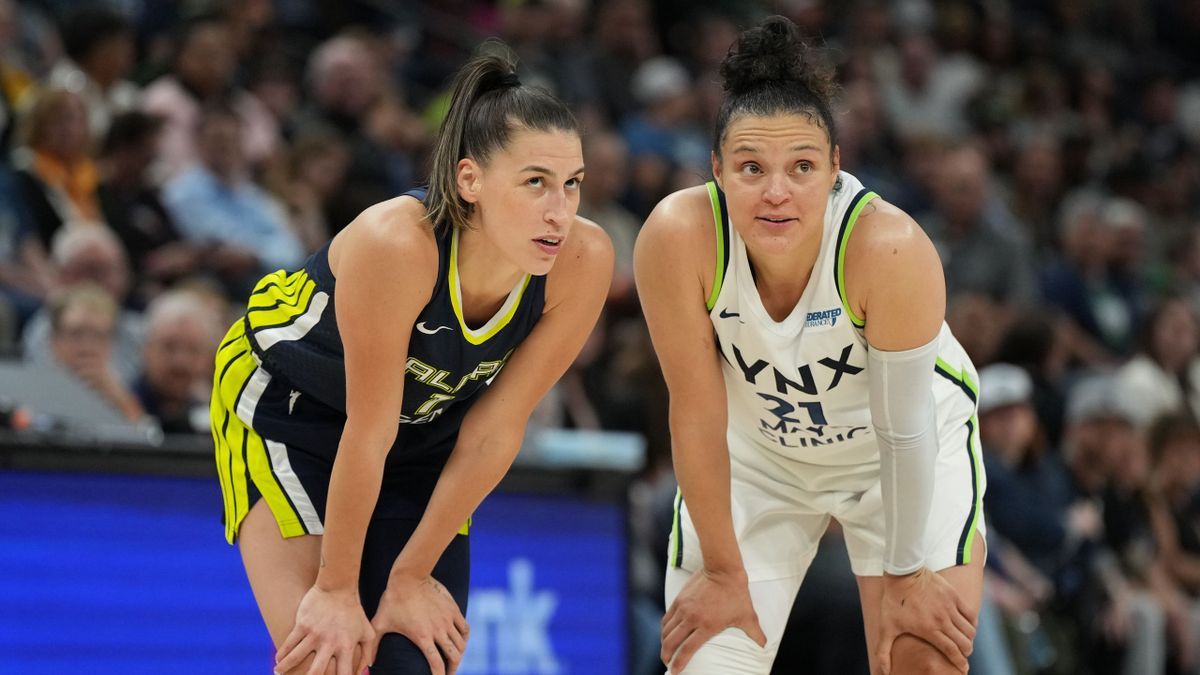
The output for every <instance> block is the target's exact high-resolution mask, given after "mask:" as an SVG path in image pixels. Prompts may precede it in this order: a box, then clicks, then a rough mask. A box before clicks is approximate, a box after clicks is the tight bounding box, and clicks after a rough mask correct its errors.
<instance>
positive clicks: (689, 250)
mask: <svg viewBox="0 0 1200 675" xmlns="http://www.w3.org/2000/svg"><path fill="white" fill-rule="evenodd" d="M712 218H713V216H712V211H711V207H710V206H709V204H708V198H707V195H705V194H700V193H697V192H694V191H683V192H680V193H677V194H675V195H672V196H670V197H668V198H667V199H665V200H663V202H662V203H661V204H659V205H658V207H657V208H656V209H655V210H654V212H653V213H651V214H650V218H649V219H648V220H647V221H646V224H645V226H644V227H643V228H642V231H641V233H640V234H639V236H638V241H637V246H636V248H635V249H634V273H635V276H636V279H637V287H638V294H639V296H640V298H641V302H642V310H643V312H644V313H645V316H646V323H647V324H648V325H649V327H650V337H651V339H652V340H653V341H654V350H655V352H657V354H658V360H659V363H660V365H661V366H662V371H663V376H664V377H665V378H666V381H667V387H668V389H669V390H670V396H671V407H670V428H671V448H672V457H673V459H674V464H675V474H676V476H677V478H678V480H679V486H680V489H681V490H682V492H683V498H684V500H685V501H686V502H687V506H688V513H689V514H690V515H691V518H692V522H693V524H694V525H695V527H696V532H697V535H698V536H699V538H700V548H701V551H702V552H703V555H704V567H705V569H706V570H708V571H709V572H714V573H733V574H744V573H745V570H744V568H743V564H742V555H741V551H740V550H739V549H738V545H737V539H736V537H735V536H734V531H733V519H732V516H731V514H730V497H729V482H730V471H729V449H728V446H727V444H726V441H725V432H726V426H727V422H728V412H727V410H726V400H725V385H724V382H723V381H722V378H721V366H720V361H719V360H718V359H719V356H718V354H717V345H716V340H715V338H714V336H713V328H712V322H711V321H710V320H709V318H708V313H707V311H706V309H705V298H706V297H707V295H708V294H707V292H706V290H705V285H706V284H705V280H706V276H711V275H712V274H713V269H712V267H713V264H714V261H715V260H716V243H715V236H714V233H713V224H712ZM702 227H706V228H707V230H708V236H707V237H705V236H703V235H704V231H703V230H702V229H701V228H702ZM705 272H707V275H706V274H705ZM708 283H709V284H710V285H711V283H712V282H711V281H709V282H708Z"/></svg>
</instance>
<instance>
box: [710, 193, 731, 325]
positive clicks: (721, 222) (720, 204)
mask: <svg viewBox="0 0 1200 675" xmlns="http://www.w3.org/2000/svg"><path fill="white" fill-rule="evenodd" d="M706 187H707V188H708V199H709V201H710V202H711V203H712V212H713V224H714V226H715V227H716V228H717V269H716V273H715V274H713V285H712V292H710V293H709V294H708V300H707V301H706V302H705V303H704V306H705V308H706V309H708V311H710V312H711V311H712V310H713V307H716V306H717V298H718V297H719V296H720V295H721V286H722V285H723V284H724V283H725V268H726V267H727V264H728V255H727V252H728V250H729V230H728V228H727V227H726V226H725V195H723V194H721V191H720V189H719V188H718V187H717V183H716V181H711V180H710V181H708V183H707V184H706Z"/></svg>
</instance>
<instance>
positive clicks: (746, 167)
mask: <svg viewBox="0 0 1200 675" xmlns="http://www.w3.org/2000/svg"><path fill="white" fill-rule="evenodd" d="M761 172H762V169H760V168H759V167H758V165H757V164H743V165H742V173H744V174H747V175H751V176H755V175H758V174H759V173H761Z"/></svg>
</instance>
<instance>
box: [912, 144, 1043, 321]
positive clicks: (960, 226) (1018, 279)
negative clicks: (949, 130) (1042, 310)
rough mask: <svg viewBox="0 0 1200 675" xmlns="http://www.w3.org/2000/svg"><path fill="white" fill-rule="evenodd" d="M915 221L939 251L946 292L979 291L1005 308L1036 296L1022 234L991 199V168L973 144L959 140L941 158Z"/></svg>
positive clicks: (1009, 309)
mask: <svg viewBox="0 0 1200 675" xmlns="http://www.w3.org/2000/svg"><path fill="white" fill-rule="evenodd" d="M917 222H919V223H920V224H921V226H922V227H923V228H925V231H926V232H927V233H928V234H929V237H930V239H932V240H933V243H934V245H935V246H936V247H937V250H938V254H939V255H940V256H941V259H942V265H943V267H944V268H945V271H946V292H947V294H948V295H951V296H953V295H956V294H958V293H962V292H964V291H965V292H972V293H981V294H984V295H986V296H988V297H989V298H990V299H991V300H992V301H993V302H996V303H999V305H1000V308H1001V309H1002V310H1005V311H1008V312H1011V311H1012V310H1015V309H1017V308H1020V307H1025V306H1028V305H1030V304H1032V303H1033V301H1034V300H1035V299H1036V294H1037V277H1036V273H1035V272H1034V266H1033V263H1034V260H1033V256H1032V251H1031V248H1030V246H1029V243H1028V239H1027V238H1026V237H1025V235H1024V233H1023V232H1022V231H1021V230H1019V229H1017V228H1018V226H1017V225H1016V224H1014V223H1013V222H1012V221H1011V219H1010V218H1009V217H1008V214H1007V212H1006V211H1002V210H1000V207H999V204H998V203H997V202H995V201H992V176H991V170H990V169H989V168H988V161H987V157H985V156H984V154H983V152H982V151H981V150H979V148H977V147H975V146H973V145H960V146H958V147H955V148H953V149H951V150H949V151H947V152H946V153H945V154H944V155H943V156H942V157H941V161H940V163H939V165H938V168H937V182H936V183H935V184H934V210H933V211H932V212H931V213H929V214H926V215H924V216H922V217H920V218H918V219H917Z"/></svg>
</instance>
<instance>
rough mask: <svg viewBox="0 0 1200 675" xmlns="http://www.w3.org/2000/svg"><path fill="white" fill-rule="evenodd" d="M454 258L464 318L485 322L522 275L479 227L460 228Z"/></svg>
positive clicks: (471, 321)
mask: <svg viewBox="0 0 1200 675" xmlns="http://www.w3.org/2000/svg"><path fill="white" fill-rule="evenodd" d="M457 258H458V260H457V263H458V272H457V273H458V286H459V289H460V290H461V292H462V309H463V319H464V320H466V321H467V322H468V323H475V322H476V321H477V320H478V321H487V320H488V319H489V318H490V317H491V316H492V315H493V314H494V313H495V312H496V310H497V309H499V308H500V305H502V304H503V303H504V300H505V298H507V297H508V294H509V293H510V292H511V291H512V289H513V286H516V285H517V282H518V281H520V280H521V277H523V276H524V275H525V273H524V272H523V271H521V269H520V268H518V267H517V266H516V265H513V264H512V263H510V262H509V261H508V260H507V259H506V258H504V257H503V256H501V255H499V252H498V251H497V250H496V247H495V246H494V245H493V244H492V242H491V241H489V240H488V238H487V236H486V235H485V234H483V232H482V231H481V230H479V228H478V227H475V228H463V229H461V230H459V232H458V256H457Z"/></svg>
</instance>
